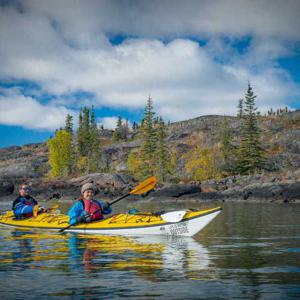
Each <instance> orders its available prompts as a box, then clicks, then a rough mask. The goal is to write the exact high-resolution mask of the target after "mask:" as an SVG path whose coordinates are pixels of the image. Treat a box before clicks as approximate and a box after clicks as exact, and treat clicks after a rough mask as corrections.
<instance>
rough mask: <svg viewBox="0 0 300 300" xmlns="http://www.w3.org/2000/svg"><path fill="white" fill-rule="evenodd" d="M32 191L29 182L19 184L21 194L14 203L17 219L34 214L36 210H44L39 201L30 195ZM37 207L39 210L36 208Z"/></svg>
mask: <svg viewBox="0 0 300 300" xmlns="http://www.w3.org/2000/svg"><path fill="white" fill-rule="evenodd" d="M30 192H31V188H30V186H29V184H27V183H22V184H21V185H20V186H19V196H18V198H17V199H16V200H15V201H14V202H13V205H12V210H13V212H14V214H15V217H16V219H23V218H29V217H32V216H33V215H34V212H36V213H37V212H38V211H39V212H41V211H43V210H44V209H43V208H42V207H41V208H40V209H39V208H38V206H37V205H38V203H37V201H36V200H35V199H34V198H33V197H31V196H30V195H29V193H30ZM35 207H36V208H37V210H35V209H34V208H35Z"/></svg>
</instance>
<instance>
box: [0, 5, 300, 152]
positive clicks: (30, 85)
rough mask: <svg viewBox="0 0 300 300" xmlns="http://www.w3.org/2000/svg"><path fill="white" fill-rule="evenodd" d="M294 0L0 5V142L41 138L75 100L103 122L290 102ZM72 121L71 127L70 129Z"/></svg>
mask: <svg viewBox="0 0 300 300" xmlns="http://www.w3.org/2000/svg"><path fill="white" fill-rule="evenodd" d="M299 28H300V1H298V0H285V1H281V0H248V1H247V0H245V1H241V0H197V1H193V0H189V1H178V0H152V1H146V0H144V1H142V0H140V1H138V0H123V1H116V0H107V1H105V0H103V1H96V0H90V1H85V0H77V1H71V0H52V1H46V0H24V1H20V0H19V1H17V0H10V1H8V0H6V1H3V0H0V136H1V139H0V148H2V147H8V146H12V145H23V144H27V143H34V142H40V141H45V140H47V139H48V138H49V137H50V136H52V135H53V132H54V131H55V129H57V128H60V127H62V126H64V122H65V117H66V115H67V114H71V115H73V116H74V120H75V123H76V121H77V119H78V114H79V111H80V109H81V107H83V106H89V107H91V106H92V105H93V106H94V107H95V113H96V120H97V123H98V124H99V125H100V124H102V125H103V126H104V127H105V128H112V129H113V128H114V127H115V122H116V119H117V117H118V116H121V117H122V118H124V119H128V120H129V122H130V123H133V121H137V122H139V121H140V120H141V118H142V115H143V109H144V106H145V104H146V101H147V98H148V97H149V96H151V98H152V100H153V103H154V110H155V112H156V113H157V115H159V116H161V117H163V119H164V120H165V121H170V122H174V121H180V120H186V119H190V118H194V117H198V116H201V115H208V114H218V115H225V114H226V115H235V114H236V112H237V103H238V99H240V98H243V97H244V95H245V91H246V89H247V85H248V82H250V83H251V86H252V87H253V90H254V93H255V94H256V95H257V99H256V104H257V107H258V109H259V110H260V111H261V112H262V113H265V112H266V111H267V110H268V109H270V108H271V107H272V108H273V110H276V109H277V108H283V107H285V106H287V107H288V108H289V109H299V108H300V30H299ZM75 126H76V124H75Z"/></svg>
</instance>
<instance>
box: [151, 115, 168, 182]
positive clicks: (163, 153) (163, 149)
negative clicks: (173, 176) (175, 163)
mask: <svg viewBox="0 0 300 300" xmlns="http://www.w3.org/2000/svg"><path fill="white" fill-rule="evenodd" d="M157 124H158V127H157V145H156V151H155V156H156V173H157V175H158V178H159V179H160V180H162V181H165V180H166V179H167V176H168V175H170V173H171V170H170V152H169V149H168V147H167V144H166V141H165V138H166V126H165V123H164V121H163V119H162V118H159V119H158V123H157Z"/></svg>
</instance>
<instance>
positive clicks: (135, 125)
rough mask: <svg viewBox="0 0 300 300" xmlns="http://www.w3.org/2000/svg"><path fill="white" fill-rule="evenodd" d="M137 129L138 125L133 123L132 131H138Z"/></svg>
mask: <svg viewBox="0 0 300 300" xmlns="http://www.w3.org/2000/svg"><path fill="white" fill-rule="evenodd" d="M138 128H139V126H138V124H137V123H136V122H135V121H133V124H132V130H133V131H136V130H138Z"/></svg>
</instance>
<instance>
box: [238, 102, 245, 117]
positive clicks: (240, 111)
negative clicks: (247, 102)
mask: <svg viewBox="0 0 300 300" xmlns="http://www.w3.org/2000/svg"><path fill="white" fill-rule="evenodd" d="M243 106H244V100H243V99H239V104H238V114H237V116H238V117H239V118H242V117H243Z"/></svg>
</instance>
